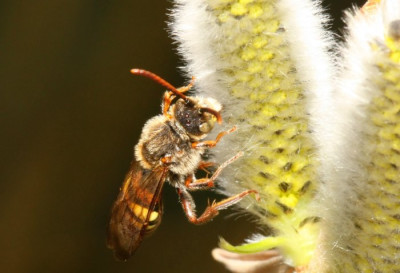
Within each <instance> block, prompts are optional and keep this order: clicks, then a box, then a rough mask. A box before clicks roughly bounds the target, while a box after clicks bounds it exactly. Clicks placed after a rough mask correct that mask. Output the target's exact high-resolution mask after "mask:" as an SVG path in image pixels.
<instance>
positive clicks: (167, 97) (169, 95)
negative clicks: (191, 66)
mask: <svg viewBox="0 0 400 273" xmlns="http://www.w3.org/2000/svg"><path fill="white" fill-rule="evenodd" d="M194 80H195V78H194V77H192V80H191V82H190V83H189V84H188V85H186V86H183V87H180V88H178V89H177V90H178V91H179V92H181V93H185V92H187V91H189V90H190V88H192V87H193V85H194ZM175 97H176V95H175V93H174V92H172V91H166V92H165V93H164V98H163V115H164V116H166V117H167V118H168V119H170V120H171V119H172V116H171V115H170V114H168V110H169V107H170V105H171V102H172V101H173V100H174V98H175Z"/></svg>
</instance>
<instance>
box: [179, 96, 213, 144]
mask: <svg viewBox="0 0 400 273" xmlns="http://www.w3.org/2000/svg"><path fill="white" fill-rule="evenodd" d="M220 109H221V106H220V104H219V103H217V102H216V101H214V100H210V99H207V100H205V99H197V98H193V99H192V100H186V101H185V100H183V99H179V100H178V101H177V102H176V103H175V105H174V110H173V111H174V117H175V119H176V121H177V122H178V123H179V124H180V125H181V126H182V127H183V128H184V129H185V131H186V132H187V133H188V134H189V135H190V136H191V137H193V138H196V139H199V138H203V137H205V136H206V135H207V134H208V133H209V132H210V131H211V130H212V129H213V128H214V125H215V122H216V121H217V117H216V116H215V114H213V113H212V112H216V113H219V111H220ZM210 111H211V112H210Z"/></svg>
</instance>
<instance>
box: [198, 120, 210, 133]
mask: <svg viewBox="0 0 400 273" xmlns="http://www.w3.org/2000/svg"><path fill="white" fill-rule="evenodd" d="M199 129H200V132H202V133H208V132H210V131H211V128H210V125H209V124H208V123H207V122H205V123H202V124H200V126H199Z"/></svg>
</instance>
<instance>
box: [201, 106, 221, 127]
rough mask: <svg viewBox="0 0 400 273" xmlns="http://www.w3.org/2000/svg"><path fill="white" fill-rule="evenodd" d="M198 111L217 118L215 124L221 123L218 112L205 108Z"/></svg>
mask: <svg viewBox="0 0 400 273" xmlns="http://www.w3.org/2000/svg"><path fill="white" fill-rule="evenodd" d="M200 111H202V112H208V113H210V114H212V115H214V116H215V117H216V118H217V122H218V123H219V124H221V123H222V117H221V114H220V113H219V112H217V111H215V110H214V109H211V108H207V107H203V108H200Z"/></svg>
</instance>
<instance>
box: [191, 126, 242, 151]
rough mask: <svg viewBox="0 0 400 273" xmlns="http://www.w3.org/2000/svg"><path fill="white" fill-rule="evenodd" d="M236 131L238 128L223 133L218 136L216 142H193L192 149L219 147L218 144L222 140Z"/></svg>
mask: <svg viewBox="0 0 400 273" xmlns="http://www.w3.org/2000/svg"><path fill="white" fill-rule="evenodd" d="M234 131H236V126H234V127H233V128H232V129H230V130H228V131H223V132H221V133H219V134H218V135H217V137H216V138H215V140H206V141H200V142H193V143H192V148H193V149H196V148H203V147H205V148H212V147H215V145H217V143H218V142H219V141H220V140H221V138H222V137H223V136H225V135H227V134H230V133H232V132H234Z"/></svg>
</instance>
